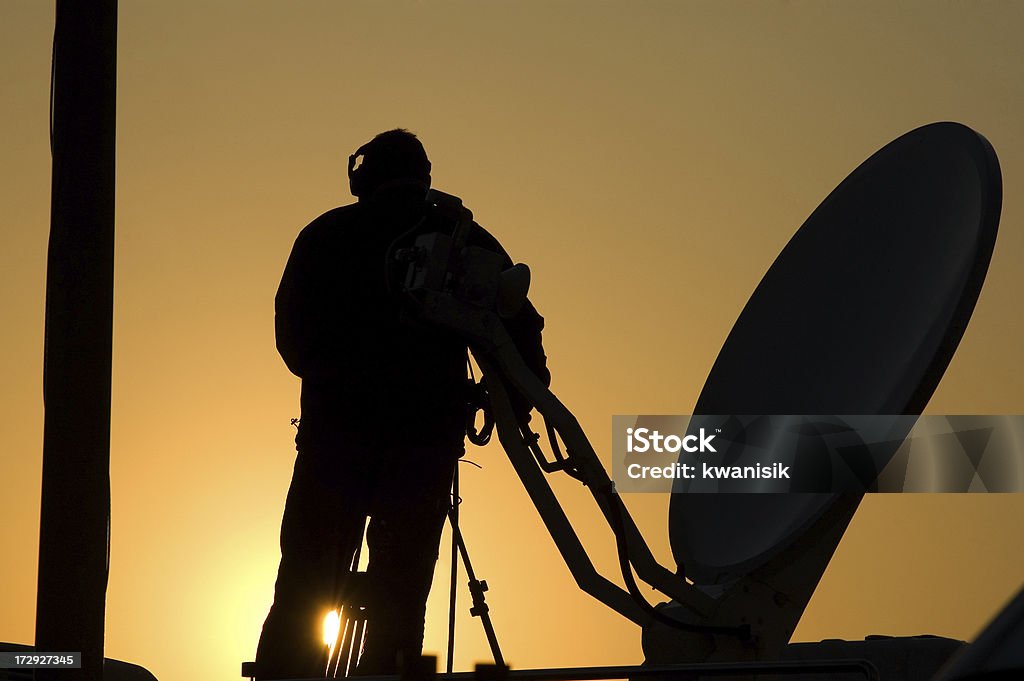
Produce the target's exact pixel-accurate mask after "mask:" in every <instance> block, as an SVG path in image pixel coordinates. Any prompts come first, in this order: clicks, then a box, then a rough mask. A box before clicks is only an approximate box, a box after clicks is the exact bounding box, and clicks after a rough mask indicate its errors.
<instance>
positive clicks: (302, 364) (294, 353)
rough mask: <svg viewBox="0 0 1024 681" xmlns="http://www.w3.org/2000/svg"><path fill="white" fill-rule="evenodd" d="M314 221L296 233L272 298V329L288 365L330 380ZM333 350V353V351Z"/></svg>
mask: <svg viewBox="0 0 1024 681" xmlns="http://www.w3.org/2000/svg"><path fill="white" fill-rule="evenodd" d="M314 225H315V223H313V224H310V226H308V227H306V228H305V229H304V230H303V231H302V232H300V233H299V236H298V238H297V239H296V240H295V244H294V246H293V247H292V251H291V254H290V255H289V257H288V263H287V264H286V265H285V268H284V274H283V275H282V277H281V283H280V285H279V286H278V289H277V296H276V297H275V299H274V332H275V336H276V340H277V351H278V352H279V353H280V354H281V358H282V359H283V360H284V362H285V364H286V365H287V366H288V369H289V370H290V371H291V372H292V373H293V374H295V375H296V376H298V377H300V378H302V379H304V380H306V379H309V380H313V381H318V380H329V379H330V378H331V377H332V376H333V375H334V374H336V373H337V367H336V364H337V363H336V361H334V360H333V359H332V357H331V353H328V352H327V345H328V342H329V334H327V333H325V331H326V329H324V328H322V327H323V326H324V324H325V320H324V315H323V310H322V307H323V305H322V302H321V301H320V297H321V296H322V295H323V293H322V291H323V286H322V283H321V282H318V281H317V276H318V272H320V269H321V268H320V267H318V263H317V262H316V259H317V255H318V253H317V249H316V245H315V238H314ZM335 354H336V353H335Z"/></svg>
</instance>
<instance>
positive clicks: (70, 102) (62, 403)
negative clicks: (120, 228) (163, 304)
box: [36, 0, 117, 681]
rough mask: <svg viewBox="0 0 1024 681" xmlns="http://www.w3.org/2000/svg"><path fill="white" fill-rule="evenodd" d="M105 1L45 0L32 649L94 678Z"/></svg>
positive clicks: (104, 354) (107, 42) (113, 7)
mask: <svg viewBox="0 0 1024 681" xmlns="http://www.w3.org/2000/svg"><path fill="white" fill-rule="evenodd" d="M116 47H117V2H116V0H91V1H88V2H87V1H86V0H57V8H56V27H55V31H54V74H53V106H52V116H53V118H52V130H53V139H52V152H53V171H52V187H51V208H50V242H49V253H48V258H47V272H46V341H45V349H44V368H43V400H44V403H45V407H46V415H45V423H44V427H43V476H42V478H43V483H42V504H41V512H40V529H39V579H38V595H37V601H36V650H37V651H40V652H80V653H81V654H82V668H81V669H39V670H37V671H36V679H38V680H40V681H49V680H50V679H54V680H57V679H61V680H63V681H80V680H82V681H84V680H88V681H100V680H101V679H102V678H103V631H104V616H105V601H106V586H107V568H108V565H107V562H108V555H109V554H108V548H109V519H110V470H109V463H110V368H111V336H112V327H113V283H114V116H115V80H116V63H117V57H116Z"/></svg>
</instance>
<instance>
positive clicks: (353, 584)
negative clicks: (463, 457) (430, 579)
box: [325, 466, 505, 678]
mask: <svg viewBox="0 0 1024 681" xmlns="http://www.w3.org/2000/svg"><path fill="white" fill-rule="evenodd" d="M460 501H461V500H460V498H459V470H458V466H456V468H455V475H454V477H453V478H452V503H451V505H450V506H449V507H448V522H449V523H450V525H451V528H452V554H451V555H452V559H451V584H450V592H449V601H448V605H449V610H448V658H447V665H448V673H451V672H452V671H453V669H452V665H453V663H454V655H455V608H456V604H457V600H458V599H457V595H458V589H457V582H458V572H459V560H460V559H461V560H462V564H463V565H465V566H466V574H467V576H468V577H469V593H470V597H471V599H472V603H473V604H472V606H471V607H470V609H469V613H470V615H472V616H473V617H479V618H480V622H481V624H482V626H483V628H484V635H485V636H486V637H487V643H488V645H489V646H490V648H491V656H492V657H493V658H494V663H495V664H496V665H504V663H505V662H504V658H503V657H502V655H501V648H500V647H499V645H498V637H497V635H496V634H495V633H494V625H493V624H492V622H491V617H490V614H489V611H490V608H489V606H488V605H487V601H486V598H485V596H484V593H485V592H486V591H487V589H488V587H487V582H486V581H485V580H482V579H477V577H476V573H475V572H474V570H473V563H472V562H471V561H470V558H469V551H468V550H467V548H466V541H465V538H464V537H463V536H462V531H461V530H460V529H459V504H460ZM360 540H361V537H360ZM361 544H362V542H361V541H360V543H359V547H357V548H356V551H355V555H354V556H353V557H352V561H351V563H350V564H349V565H348V570H347V571H346V574H347V575H348V582H347V583H348V590H347V595H348V598H345V599H339V600H341V601H343V602H344V601H347V603H344V604H342V605H340V606H339V610H338V632H337V634H336V636H335V637H334V645H332V646H330V649H329V651H328V663H327V669H326V674H325V675H326V676H327V677H329V678H335V677H347V676H350V675H351V673H352V671H353V670H354V669H355V666H356V664H358V662H359V658H360V656H361V654H362V648H363V643H364V642H365V639H366V635H367V627H368V624H369V620H372V615H370V613H369V612H368V610H367V609H366V608H365V607H364V606H365V594H366V592H367V587H368V585H367V584H365V583H364V575H365V573H362V572H358V571H357V568H358V566H359V556H360V552H361Z"/></svg>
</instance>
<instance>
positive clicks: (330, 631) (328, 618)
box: [324, 610, 341, 648]
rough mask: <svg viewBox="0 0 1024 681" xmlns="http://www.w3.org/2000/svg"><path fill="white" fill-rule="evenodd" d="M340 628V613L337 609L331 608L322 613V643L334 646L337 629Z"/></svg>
mask: <svg viewBox="0 0 1024 681" xmlns="http://www.w3.org/2000/svg"><path fill="white" fill-rule="evenodd" d="M340 629H341V615H339V614H338V611H337V610H331V611H330V612H328V613H327V614H326V615H324V645H325V646H330V647H331V648H333V647H334V643H335V641H337V640H338V631H339V630H340Z"/></svg>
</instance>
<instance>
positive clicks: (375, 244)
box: [256, 130, 550, 679]
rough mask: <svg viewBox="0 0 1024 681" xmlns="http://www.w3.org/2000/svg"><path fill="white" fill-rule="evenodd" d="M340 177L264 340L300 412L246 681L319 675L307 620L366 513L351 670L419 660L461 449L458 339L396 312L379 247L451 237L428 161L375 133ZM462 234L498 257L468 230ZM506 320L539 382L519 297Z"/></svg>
mask: <svg viewBox="0 0 1024 681" xmlns="http://www.w3.org/2000/svg"><path fill="white" fill-rule="evenodd" d="M359 161H361V163H359ZM357 164H358V167H357ZM349 178H350V188H351V190H352V193H353V194H354V195H355V196H356V197H357V198H358V202H357V203H355V204H352V205H349V206H344V207H341V208H336V209H334V210H331V211H328V212H327V213H324V214H323V215H321V216H320V217H318V218H317V219H316V220H314V221H313V222H312V223H310V224H309V225H308V226H307V227H306V228H305V229H303V230H302V232H301V233H300V234H299V236H298V238H297V239H296V241H295V245H294V247H293V249H292V253H291V256H290V258H289V259H288V264H287V266H286V267H285V272H284V276H283V278H282V280H281V285H280V288H279V289H278V292H277V299H276V331H277V347H278V350H279V352H280V353H281V356H282V357H283V358H284V361H285V363H286V364H287V365H288V368H289V369H290V370H291V371H292V372H293V373H294V374H296V375H297V376H299V377H301V378H302V398H301V404H302V418H301V421H300V423H299V432H298V435H297V436H296V439H295V441H296V449H297V450H298V456H297V457H296V460H295V470H294V475H293V477H292V483H291V487H290V488H289V490H288V498H287V501H286V505H285V512H284V518H283V520H282V524H281V564H280V568H279V570H278V576H277V584H276V587H275V594H274V605H273V607H272V608H271V610H270V614H269V615H268V616H267V620H266V622H265V623H264V625H263V634H262V636H261V638H260V643H259V648H258V651H257V654H256V661H257V668H258V673H259V675H260V677H262V678H268V679H269V678H288V677H291V678H295V677H313V676H322V675H323V673H324V668H325V666H326V649H325V646H324V644H323V641H322V634H321V631H322V623H323V619H324V616H325V614H326V613H327V611H329V610H331V609H333V608H334V607H335V606H336V604H337V599H338V598H339V597H341V596H340V595H343V594H344V593H345V592H346V588H347V586H348V585H347V584H346V583H345V582H346V575H347V574H348V570H349V568H350V567H351V563H352V558H353V554H354V552H355V551H356V550H357V548H358V546H359V545H360V543H361V537H362V532H363V527H364V525H365V523H366V518H367V517H369V518H370V523H369V527H368V530H367V544H368V546H369V551H370V558H369V564H368V567H367V578H368V581H369V583H370V585H371V587H372V593H373V598H372V602H371V603H369V609H368V612H369V613H370V621H369V624H368V628H367V638H366V644H365V649H364V653H363V657H362V661H361V662H360V664H359V667H358V673H361V674H374V673H376V674H380V673H394V672H395V671H397V664H398V660H399V659H400V658H401V657H405V658H408V657H409V656H413V657H415V656H418V655H420V654H421V651H422V646H423V626H424V612H425V609H426V600H427V595H428V592H429V590H430V583H431V580H432V576H433V571H434V564H435V562H436V560H437V552H438V543H439V541H440V536H441V529H442V527H443V524H444V520H445V517H446V513H447V511H448V508H449V505H450V486H451V482H452V476H453V473H454V470H455V466H456V463H457V461H458V459H459V457H460V456H461V455H462V454H463V453H464V447H463V441H464V436H465V429H466V414H467V410H466V405H467V383H466V361H467V353H466V344H465V342H464V341H463V340H461V339H460V338H459V337H458V336H457V335H456V334H454V333H453V332H451V331H446V330H443V329H439V328H432V327H427V326H423V325H417V324H414V323H410V322H408V321H407V319H408V316H403V315H401V314H400V311H401V308H402V305H403V303H402V302H401V297H400V289H401V282H402V276H403V275H404V269H405V268H404V266H402V265H401V264H400V263H397V262H396V261H395V259H394V251H395V250H396V248H397V247H399V246H402V245H410V244H411V243H412V241H413V239H414V238H415V236H416V235H417V234H421V233H427V232H434V231H445V232H450V231H451V225H447V224H444V222H445V220H444V217H443V216H441V215H439V214H438V213H437V212H436V211H434V210H428V209H427V204H426V202H425V197H426V192H427V190H428V189H429V187H430V161H429V160H428V159H427V155H426V152H425V151H424V149H423V145H422V144H421V143H420V142H419V140H418V139H417V138H416V136H415V135H413V134H412V133H409V132H407V131H405V130H391V131H389V132H385V133H381V134H380V135H377V136H376V137H375V138H374V139H373V140H372V141H370V142H369V143H367V144H366V145H364V146H363V147H361V148H360V149H359V150H358V151H357V152H356V153H355V154H353V156H352V157H351V158H350V160H349ZM468 243H469V244H470V245H477V246H482V247H486V248H490V249H492V250H495V251H497V252H500V253H503V254H504V252H503V251H502V250H501V247H500V245H498V243H497V241H495V240H494V238H493V237H491V236H490V235H489V234H487V232H485V231H484V230H483V229H482V228H480V227H479V225H476V224H474V225H473V232H472V233H471V235H470V238H469V241H468ZM504 257H505V258H506V259H508V256H507V255H506V256H504ZM507 264H508V265H509V266H511V264H512V262H511V260H508V262H507ZM507 325H508V327H509V331H510V332H511V334H512V336H513V338H514V339H515V340H516V345H517V347H518V348H519V350H520V352H521V353H522V355H523V357H524V359H525V360H526V362H527V364H528V365H529V366H530V367H531V368H532V369H533V370H534V371H535V373H537V375H538V376H540V377H541V378H542V380H545V382H546V381H548V380H550V378H549V374H548V372H547V369H546V367H545V358H544V352H543V348H542V346H541V329H542V327H543V319H542V318H541V317H540V315H538V314H537V312H536V310H535V309H534V308H533V306H532V305H530V304H529V302H527V303H526V304H525V305H524V306H523V308H522V310H521V311H520V312H519V314H518V315H517V316H516V317H515V318H513V319H511V320H508V322H507ZM516 402H517V405H516V409H517V411H519V412H520V415H521V416H522V415H525V414H528V412H529V406H528V405H526V404H523V403H522V401H521V400H516Z"/></svg>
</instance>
